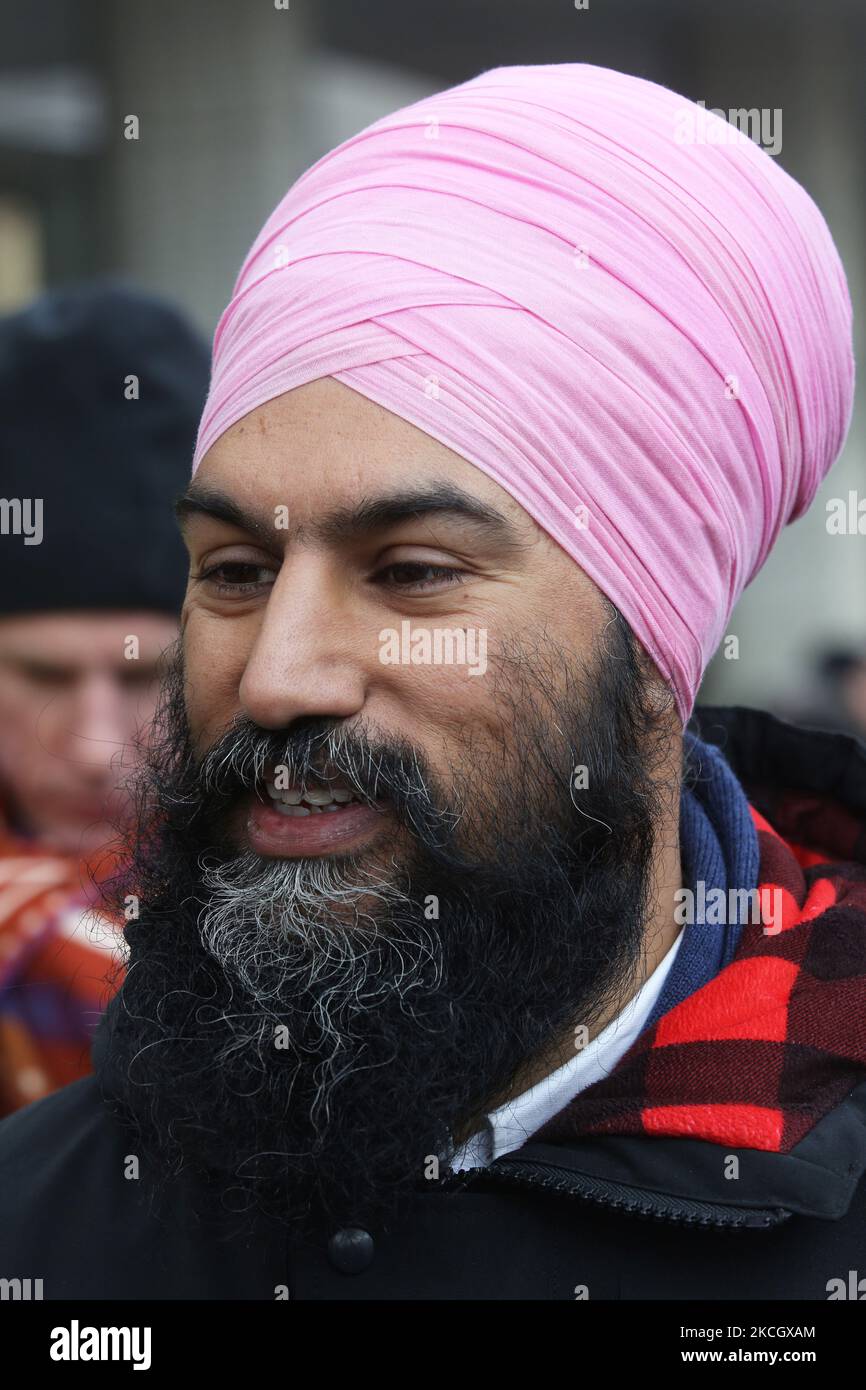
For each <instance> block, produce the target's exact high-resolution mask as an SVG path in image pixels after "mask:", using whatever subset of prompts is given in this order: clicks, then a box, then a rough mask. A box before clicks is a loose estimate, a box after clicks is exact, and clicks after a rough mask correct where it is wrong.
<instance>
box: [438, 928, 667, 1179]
mask: <svg viewBox="0 0 866 1390" xmlns="http://www.w3.org/2000/svg"><path fill="white" fill-rule="evenodd" d="M682 939H683V932H682V931H681V932H680V934H679V936H678V937H677V939H676V941H675V942H674V943H673V945H672V946H671V948H670V950H669V951H668V952H667V954H666V955H665V956H664V957H663V958H662V960H661V961H660V962H659V964H658V965H657V966H656V968H655V970H654V971H653V973H652V974H651V975H650V976H649V977H648V978H647V979H646V980H645V981H644V983H643V985H642V986H641V988H640V989H639V990H638V992H637V994H635V995H634V996H633V998H632V999H630V1000H629V1002H628V1003H627V1004H626V1006H625V1008H624V1009H623V1010H622V1011H621V1013H619V1014H617V1016H616V1018H614V1019H612V1020H611V1022H610V1023H608V1024H607V1025H606V1026H605V1027H604V1028H603V1029H602V1031H601V1032H600V1033H599V1034H598V1036H597V1037H595V1038H593V1040H592V1042H590V1043H588V1044H587V1046H586V1047H584V1048H582V1049H581V1051H579V1052H578V1053H576V1055H575V1056H574V1057H573V1058H572V1059H571V1060H570V1061H568V1062H566V1063H565V1065H564V1066H562V1067H558V1068H557V1070H556V1071H554V1072H551V1073H550V1075H549V1076H545V1077H543V1078H542V1080H541V1081H539V1082H537V1084H536V1085H535V1086H531V1087H530V1089H529V1090H528V1091H524V1092H523V1094H522V1095H520V1096H517V1097H516V1098H515V1099H514V1100H510V1101H506V1103H505V1104H504V1105H502V1106H500V1107H499V1109H498V1110H493V1111H491V1112H490V1114H489V1115H487V1117H486V1120H485V1123H484V1125H483V1127H482V1128H481V1129H480V1130H479V1131H478V1132H477V1133H476V1134H473V1135H472V1137H471V1138H470V1139H468V1140H467V1142H466V1143H465V1144H464V1145H463V1146H462V1148H460V1149H459V1150H458V1151H457V1153H456V1154H455V1155H454V1157H453V1159H452V1160H451V1167H452V1169H453V1170H454V1171H455V1172H458V1171H459V1170H460V1169H463V1168H486V1167H487V1165H488V1163H491V1162H492V1161H493V1159H494V1158H499V1157H500V1156H501V1155H502V1154H507V1153H510V1152H511V1151H512V1149H517V1148H519V1147H520V1146H521V1144H525V1143H526V1141H527V1139H529V1138H530V1137H531V1136H532V1135H533V1134H535V1133H536V1132H537V1131H538V1130H539V1129H541V1127H542V1125H544V1124H546V1123H547V1121H548V1120H550V1119H552V1118H553V1116H554V1115H558V1114H559V1112H560V1110H564V1109H565V1107H566V1105H568V1102H569V1101H570V1100H571V1099H572V1098H573V1097H574V1096H576V1095H577V1094H578V1092H579V1091H584V1090H586V1088H587V1086H592V1085H593V1083H594V1082H596V1081H600V1080H601V1078H602V1077H603V1076H609V1075H610V1073H611V1071H612V1070H613V1068H614V1067H615V1066H616V1064H617V1062H618V1061H619V1059H620V1058H621V1057H622V1056H623V1055H624V1054H625V1053H626V1052H627V1051H628V1049H629V1048H630V1047H631V1045H632V1043H633V1042H634V1040H635V1038H636V1037H637V1036H638V1034H639V1033H640V1031H641V1029H642V1027H643V1025H644V1023H645V1022H646V1020H647V1019H648V1018H649V1016H650V1014H651V1013H652V1010H653V1008H654V1007H655V1003H656V1000H657V999H658V997H659V995H660V994H661V991H662V987H663V985H664V982H665V980H666V979H667V977H668V974H669V973H670V969H671V966H672V965H673V963H674V960H675V958H676V955H677V951H678V950H679V947H680V942H681V941H682Z"/></svg>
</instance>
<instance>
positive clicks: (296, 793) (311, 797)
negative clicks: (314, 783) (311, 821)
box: [266, 782, 355, 806]
mask: <svg viewBox="0 0 866 1390" xmlns="http://www.w3.org/2000/svg"><path fill="white" fill-rule="evenodd" d="M266 786H267V789H268V796H269V797H271V799H272V800H273V801H282V802H284V803H285V804H286V805H288V806H299V805H300V804H301V802H302V801H303V802H306V804H307V805H308V806H330V805H331V802H333V801H338V802H339V801H354V800H355V796H354V793H353V792H350V791H349V790H348V788H345V787H310V788H309V790H308V791H301V789H300V788H298V787H278V786H277V784H276V782H267V783H266Z"/></svg>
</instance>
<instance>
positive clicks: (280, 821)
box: [246, 799, 383, 859]
mask: <svg viewBox="0 0 866 1390" xmlns="http://www.w3.org/2000/svg"><path fill="white" fill-rule="evenodd" d="M382 816H383V813H382V811H377V810H374V809H373V807H371V806H364V805H361V803H360V802H348V803H347V804H346V805H344V806H341V807H340V809H339V810H338V811H321V812H318V813H317V812H315V811H313V812H311V813H310V815H308V816H284V815H282V814H281V813H280V812H279V811H275V810H274V809H273V808H272V806H271V805H270V804H268V803H266V802H264V801H259V800H258V799H256V800H255V801H254V802H253V804H252V809H251V810H250V813H249V817H248V819H247V824H246V830H247V839H248V841H249V844H250V847H251V848H252V849H253V850H255V851H256V853H257V854H265V855H272V856H276V857H278V858H282V859H294V858H300V857H302V856H306V855H316V854H334V853H337V852H347V851H349V850H352V849H356V848H358V847H359V846H360V845H361V844H363V843H364V842H365V841H366V840H369V838H370V836H371V834H372V833H373V832H374V831H376V830H379V829H381V827H382Z"/></svg>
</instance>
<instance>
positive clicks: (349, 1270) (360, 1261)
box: [328, 1226, 376, 1274]
mask: <svg viewBox="0 0 866 1390" xmlns="http://www.w3.org/2000/svg"><path fill="white" fill-rule="evenodd" d="M375 1249H376V1247H375V1245H374V1244H373V1237H372V1236H371V1235H370V1232H369V1231H362V1230H360V1228H359V1227H357V1226H347V1227H346V1228H345V1229H344V1230H342V1231H336V1232H335V1233H334V1235H332V1236H331V1239H330V1240H329V1241H328V1259H329V1260H330V1261H331V1264H332V1265H333V1266H334V1268H335V1269H338V1270H339V1271H340V1273H341V1274H361V1273H362V1272H363V1271H364V1270H365V1269H367V1268H368V1266H369V1265H371V1264H372V1263H373V1255H374V1253H375Z"/></svg>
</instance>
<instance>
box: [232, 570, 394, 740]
mask: <svg viewBox="0 0 866 1390" xmlns="http://www.w3.org/2000/svg"><path fill="white" fill-rule="evenodd" d="M307 558H308V559H309V561H310V563H303V562H298V563H295V564H293V565H292V566H291V567H289V566H287V565H284V566H283V569H282V570H281V571H280V574H279V576H278V578H277V580H276V582H275V583H274V586H273V588H272V590H271V593H270V595H269V597H268V602H267V606H266V608H265V611H264V616H263V618H262V623H261V627H260V628H259V630H258V633H257V634H256V639H255V644H254V646H253V649H252V651H251V652H250V655H249V659H248V660H247V664H246V667H245V669H244V674H243V677H242V679H241V683H240V688H239V696H240V702H241V705H242V707H243V709H244V711H245V713H246V714H248V715H249V717H250V719H252V720H253V721H254V722H255V723H256V724H259V725H261V727H262V728H266V729H277V728H285V727H286V726H287V725H289V724H291V723H292V721H293V720H295V719H299V718H302V717H303V716H305V715H306V716H319V717H323V718H325V717H330V718H333V719H348V718H350V717H351V716H352V715H354V714H357V713H358V712H359V711H360V710H361V708H362V707H363V704H364V700H365V698H366V691H367V672H368V669H369V658H370V653H369V652H368V651H367V650H366V648H367V647H368V646H369V647H370V648H371V651H373V653H374V654H375V651H376V650H377V649H376V647H375V633H373V632H367V631H366V630H365V628H364V624H363V622H362V621H361V620H360V616H359V614H358V613H357V608H356V607H353V605H352V602H351V598H350V596H349V595H348V594H347V593H346V590H345V588H344V586H343V585H342V584H340V583H339V582H338V581H335V580H331V581H329V580H328V579H327V578H326V577H325V576H323V575H322V570H321V567H320V566H319V565H318V564H316V563H315V562H314V561H313V557H307Z"/></svg>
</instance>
